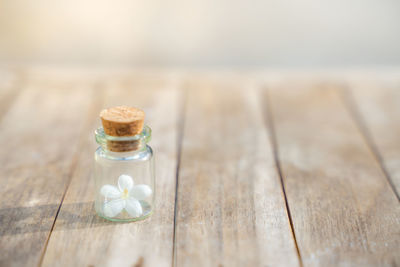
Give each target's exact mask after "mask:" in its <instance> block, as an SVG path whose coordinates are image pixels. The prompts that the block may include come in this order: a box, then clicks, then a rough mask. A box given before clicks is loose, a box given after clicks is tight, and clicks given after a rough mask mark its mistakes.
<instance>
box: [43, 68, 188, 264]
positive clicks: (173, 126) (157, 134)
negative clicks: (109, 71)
mask: <svg viewBox="0 0 400 267" xmlns="http://www.w3.org/2000/svg"><path fill="white" fill-rule="evenodd" d="M122 104H125V105H130V106H138V107H141V108H143V109H144V111H145V112H146V123H147V124H149V125H150V127H152V130H153V138H152V141H151V142H150V145H151V146H152V147H153V149H154V151H155V157H156V158H155V159H156V175H157V179H156V180H157V181H156V194H157V195H156V211H155V213H154V214H153V215H152V216H151V217H150V218H148V219H146V220H144V221H140V222H133V223H113V222H108V221H106V220H104V219H101V218H100V217H98V216H97V215H96V214H95V211H94V207H93V200H94V193H95V192H94V180H93V177H91V174H92V168H91V167H90V166H92V164H93V155H94V151H95V149H96V144H95V140H94V134H93V133H94V129H95V128H97V127H99V126H100V125H101V122H100V119H99V117H98V113H99V112H100V110H101V109H102V107H111V106H115V105H122ZM179 112H180V91H179V90H178V86H177V84H176V83H175V82H174V81H173V80H170V79H169V78H168V79H158V78H157V76H153V78H152V79H147V78H146V77H142V76H141V75H139V76H135V77H133V78H132V77H131V78H129V77H127V78H123V77H119V78H116V79H113V78H110V79H108V80H106V81H105V84H104V92H103V103H102V104H101V105H100V106H99V107H98V110H97V112H96V113H95V114H92V118H91V120H92V122H91V130H90V131H88V132H87V135H86V139H85V142H84V143H83V144H82V146H81V152H80V155H79V160H78V163H77V166H76V169H75V171H74V174H73V178H72V181H71V185H70V187H69V189H68V192H67V194H66V196H65V200H64V203H63V205H62V207H61V210H60V213H59V216H58V219H57V222H56V224H55V227H54V231H53V233H52V235H51V238H50V241H49V244H48V247H47V251H46V254H45V256H44V259H43V266H142V265H143V266H170V265H171V262H172V248H173V216H174V198H175V173H176V164H177V137H178V123H179V121H178V119H179Z"/></svg>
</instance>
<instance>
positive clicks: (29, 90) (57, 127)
mask: <svg viewBox="0 0 400 267" xmlns="http://www.w3.org/2000/svg"><path fill="white" fill-rule="evenodd" d="M80 89H81V88H79V86H76V85H71V86H70V85H68V86H66V85H64V84H60V83H53V86H52V87H46V86H43V84H40V83H36V82H35V83H34V82H30V81H26V83H25V88H24V90H23V91H22V92H21V94H20V95H19V96H18V97H17V98H16V99H15V103H14V104H13V105H12V106H11V107H10V109H9V110H8V111H7V112H6V113H5V114H4V117H3V119H2V121H1V123H0V134H1V136H0V146H1V150H0V164H1V169H0V177H1V179H0V222H1V223H0V247H1V253H0V265H1V266H24V265H29V266H32V265H36V264H38V262H39V259H40V255H41V252H42V249H43V248H44V246H45V243H46V240H47V237H48V234H49V232H50V230H51V228H52V225H53V221H54V217H55V215H56V212H57V210H58V207H59V204H60V201H61V198H62V195H63V193H64V190H65V188H66V183H67V181H68V179H69V172H70V168H71V164H72V161H73V155H74V153H75V151H76V149H77V143H78V139H79V134H80V130H81V129H82V127H83V125H84V121H85V117H86V114H87V111H88V105H87V103H90V99H91V97H92V92H91V91H90V90H85V91H81V90H80Z"/></svg>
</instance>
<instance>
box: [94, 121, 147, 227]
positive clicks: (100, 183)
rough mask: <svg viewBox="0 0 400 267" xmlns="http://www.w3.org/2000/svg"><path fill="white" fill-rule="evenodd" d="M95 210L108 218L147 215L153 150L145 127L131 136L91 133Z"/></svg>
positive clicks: (114, 219) (142, 217) (137, 218)
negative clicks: (93, 144)
mask: <svg viewBox="0 0 400 267" xmlns="http://www.w3.org/2000/svg"><path fill="white" fill-rule="evenodd" d="M95 135H96V142H97V143H98V144H99V145H100V146H99V148H98V149H97V150H96V152H95V168H94V178H95V187H96V188H95V190H96V199H95V209H96V212H97V214H98V215H99V216H101V217H103V218H105V219H107V220H111V221H137V220H142V219H145V218H147V217H149V216H150V215H151V214H152V212H153V207H154V199H155V190H154V189H155V173H154V160H153V150H152V149H151V147H150V146H148V145H147V143H148V142H149V141H150V139H151V129H150V127H148V126H145V127H144V128H143V131H142V132H141V133H140V134H138V135H135V136H124V137H116V136H109V135H106V134H105V133H104V130H103V128H102V127H100V128H98V129H97V130H96V132H95Z"/></svg>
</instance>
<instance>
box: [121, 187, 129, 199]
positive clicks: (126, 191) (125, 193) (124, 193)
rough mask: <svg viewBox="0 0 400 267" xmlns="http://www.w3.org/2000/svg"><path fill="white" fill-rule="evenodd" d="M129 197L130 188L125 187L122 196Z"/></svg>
mask: <svg viewBox="0 0 400 267" xmlns="http://www.w3.org/2000/svg"><path fill="white" fill-rule="evenodd" d="M128 197H129V192H128V189H126V188H125V189H124V191H123V192H122V198H123V199H127V198H128Z"/></svg>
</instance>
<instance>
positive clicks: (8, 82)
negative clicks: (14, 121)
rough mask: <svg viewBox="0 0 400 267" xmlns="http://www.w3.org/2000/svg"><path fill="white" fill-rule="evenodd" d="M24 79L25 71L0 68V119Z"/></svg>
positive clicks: (13, 99)
mask: <svg viewBox="0 0 400 267" xmlns="http://www.w3.org/2000/svg"><path fill="white" fill-rule="evenodd" d="M25 79H26V73H25V71H24V70H22V69H18V70H15V69H10V68H5V69H3V68H1V69H0V119H1V118H2V117H3V115H4V114H5V113H6V112H7V111H8V110H9V108H10V107H11V105H12V104H13V103H14V101H15V99H16V98H17V96H18V94H19V93H20V91H21V89H22V88H23V86H24V82H25Z"/></svg>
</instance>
